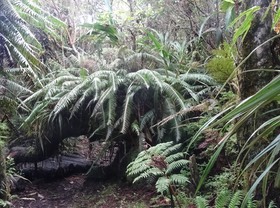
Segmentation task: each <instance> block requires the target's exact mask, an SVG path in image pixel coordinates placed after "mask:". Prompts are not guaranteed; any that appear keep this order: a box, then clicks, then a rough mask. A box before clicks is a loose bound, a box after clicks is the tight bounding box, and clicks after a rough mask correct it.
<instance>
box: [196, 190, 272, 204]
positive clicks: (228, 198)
mask: <svg viewBox="0 0 280 208" xmlns="http://www.w3.org/2000/svg"><path fill="white" fill-rule="evenodd" d="M245 195H246V193H245V192H244V191H242V190H237V191H235V192H231V191H230V190H226V189H224V190H222V191H221V192H219V193H218V194H217V197H216V199H215V201H214V202H213V203H214V205H210V204H211V201H212V200H208V199H206V198H205V197H203V196H197V197H196V198H195V205H196V207H197V208H210V207H215V208H225V207H227V208H237V207H244V208H245V207H246V208H257V207H259V206H258V204H257V201H255V200H253V199H252V197H248V198H247V199H246V196H245ZM268 208H277V205H276V204H275V203H274V202H273V201H271V202H270V203H269V204H268Z"/></svg>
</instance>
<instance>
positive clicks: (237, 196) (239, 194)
mask: <svg viewBox="0 0 280 208" xmlns="http://www.w3.org/2000/svg"><path fill="white" fill-rule="evenodd" d="M243 197H244V193H243V191H240V190H238V191H236V192H235V193H234V195H233V196H232V198H231V200H230V203H229V205H228V208H239V207H240V205H241V202H242V199H243Z"/></svg>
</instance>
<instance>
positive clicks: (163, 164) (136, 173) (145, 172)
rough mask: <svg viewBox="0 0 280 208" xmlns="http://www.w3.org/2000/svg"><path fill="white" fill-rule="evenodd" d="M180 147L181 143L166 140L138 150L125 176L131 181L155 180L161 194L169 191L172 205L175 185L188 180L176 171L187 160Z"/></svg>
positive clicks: (185, 182)
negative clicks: (131, 179)
mask: <svg viewBox="0 0 280 208" xmlns="http://www.w3.org/2000/svg"><path fill="white" fill-rule="evenodd" d="M180 147H181V144H174V143H173V142H167V143H160V144H158V145H156V146H153V147H151V148H149V149H148V150H144V151H142V152H140V153H139V155H138V156H137V158H136V159H135V160H134V161H133V162H131V163H130V164H129V165H128V167H127V171H126V172H127V176H128V177H129V178H133V183H136V182H139V181H142V180H146V181H156V183H155V187H156V189H157V191H158V192H159V193H161V194H163V195H164V194H168V193H169V194H170V196H171V203H172V204H173V205H174V201H173V196H175V198H176V194H175V193H176V192H175V187H176V185H185V184H187V183H188V182H189V180H188V178H187V177H186V176H185V175H183V174H180V173H177V172H179V170H181V169H182V168H184V167H186V165H187V164H188V162H189V161H188V160H186V159H185V158H184V153H183V152H181V151H180ZM177 203H178V200H177ZM178 205H179V206H180V204H178Z"/></svg>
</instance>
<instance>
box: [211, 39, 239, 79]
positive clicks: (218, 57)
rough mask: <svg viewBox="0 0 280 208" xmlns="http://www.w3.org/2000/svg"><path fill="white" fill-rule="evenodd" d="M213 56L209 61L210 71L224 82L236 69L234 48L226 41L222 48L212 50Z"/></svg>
mask: <svg viewBox="0 0 280 208" xmlns="http://www.w3.org/2000/svg"><path fill="white" fill-rule="evenodd" d="M212 53H213V58H211V59H210V61H209V62H208V63H207V65H206V68H207V70H208V71H209V73H210V74H211V75H212V76H213V77H214V79H216V80H217V81H218V82H220V83H224V82H225V81H226V80H227V79H228V78H229V76H230V75H231V74H232V72H233V71H234V69H235V62H234V59H233V57H234V54H235V53H234V50H233V48H232V47H231V46H230V45H229V44H227V43H224V44H223V45H222V47H221V48H220V49H216V50H213V51H212Z"/></svg>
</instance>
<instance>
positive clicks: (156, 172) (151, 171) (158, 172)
mask: <svg viewBox="0 0 280 208" xmlns="http://www.w3.org/2000/svg"><path fill="white" fill-rule="evenodd" d="M163 175H164V173H163V172H162V171H161V170H160V169H158V168H150V169H148V170H147V171H145V172H143V173H141V174H140V175H139V176H138V177H136V178H135V179H134V180H133V183H136V182H137V181H140V180H145V179H147V178H149V177H151V176H156V177H160V176H163Z"/></svg>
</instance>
